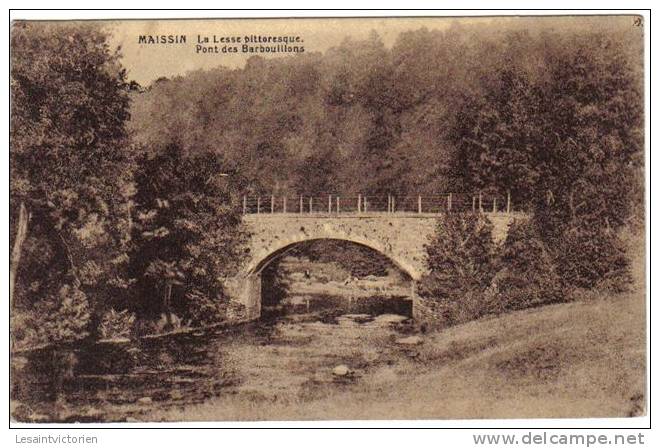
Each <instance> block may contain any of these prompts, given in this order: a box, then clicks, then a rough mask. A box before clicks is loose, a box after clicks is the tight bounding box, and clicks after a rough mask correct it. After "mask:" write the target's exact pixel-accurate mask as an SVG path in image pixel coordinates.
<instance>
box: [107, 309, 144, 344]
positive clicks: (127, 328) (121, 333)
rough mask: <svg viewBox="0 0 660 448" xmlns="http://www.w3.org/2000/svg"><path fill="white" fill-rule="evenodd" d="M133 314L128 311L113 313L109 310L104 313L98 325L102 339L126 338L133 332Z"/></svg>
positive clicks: (113, 311)
mask: <svg viewBox="0 0 660 448" xmlns="http://www.w3.org/2000/svg"><path fill="white" fill-rule="evenodd" d="M134 324H135V314H134V313H130V312H129V311H128V310H123V311H119V312H117V311H115V310H114V309H111V310H110V311H108V312H107V313H105V314H104V315H103V317H102V319H101V323H100V324H99V328H98V332H99V336H100V337H101V338H102V339H112V338H126V337H129V336H130V335H131V333H132V332H133V325H134Z"/></svg>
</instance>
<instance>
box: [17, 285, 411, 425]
mask: <svg viewBox="0 0 660 448" xmlns="http://www.w3.org/2000/svg"><path fill="white" fill-rule="evenodd" d="M410 312H411V304H410V301H409V300H407V299H406V298H405V297H397V298H391V297H390V298H388V297H377V296H374V297H369V298H361V299H360V300H355V301H346V300H345V298H337V297H332V296H321V295H319V296H312V297H309V296H307V297H305V298H303V299H302V300H299V299H298V300H291V301H287V302H286V303H282V304H280V305H278V306H277V307H271V308H270V309H268V308H267V309H264V318H263V319H262V320H260V321H257V322H252V323H247V324H242V325H238V326H234V327H217V328H213V329H206V330H203V331H201V330H197V331H190V332H187V333H181V334H174V335H169V336H167V337H152V338H143V339H140V340H138V341H131V342H125V343H97V344H89V345H83V346H60V347H57V348H44V349H40V350H35V351H31V352H28V353H23V354H16V355H14V356H12V361H11V380H12V384H11V395H12V401H13V406H12V408H13V409H12V416H13V418H14V419H16V420H18V421H26V422H30V421H35V422H44V421H62V422H74V421H79V422H95V421H125V420H127V419H128V420H129V421H130V420H131V419H133V418H135V419H138V420H139V419H141V416H142V415H144V414H145V413H147V412H149V411H150V410H152V409H153V408H154V407H155V406H158V407H171V406H187V405H191V404H195V403H202V402H204V401H206V400H208V399H209V398H211V397H216V396H219V395H221V394H237V393H238V394H241V393H248V392H247V391H246V390H247V389H246V388H245V384H246V383H250V382H254V383H260V382H261V383H263V384H264V385H265V386H264V387H275V388H276V387H280V388H286V387H289V386H290V384H289V381H290V379H291V376H292V372H291V370H290V366H291V365H297V364H299V365H303V364H304V362H305V361H306V358H307V357H309V350H310V349H309V347H308V348H307V349H305V348H304V347H305V345H306V344H308V343H309V341H310V340H311V339H312V338H313V337H314V336H315V335H316V334H317V333H319V328H320V327H314V325H315V324H314V322H318V323H319V324H320V325H334V326H335V328H336V327H337V326H338V325H337V323H338V322H337V318H339V317H340V316H342V315H344V314H346V313H355V314H358V313H359V314H367V315H378V314H383V313H393V314H402V315H407V316H409V315H410ZM369 320H370V319H363V320H362V321H359V322H367V321H369ZM304 323H306V324H304ZM323 330H324V331H326V332H336V334H337V338H341V337H343V336H341V334H342V333H341V332H340V331H336V330H333V329H332V328H330V327H328V328H325V327H324V329H323ZM291 335H294V336H295V337H292V336H291ZM278 346H286V347H289V348H291V350H290V352H288V355H289V356H291V357H292V358H293V359H292V360H291V362H289V363H288V364H285V365H281V364H278V360H277V359H276V357H277V355H276V354H275V353H276V352H277V348H276V347H278ZM265 347H271V348H272V349H273V351H272V353H271V352H270V351H267V350H266V351H264V348H265ZM296 347H300V349H299V351H296V350H298V349H297V348H296ZM255 353H256V354H258V355H259V356H260V357H261V358H260V360H259V362H257V361H255V356H254V354H255ZM318 357H319V358H320V359H321V360H322V359H324V357H326V358H328V359H333V357H334V354H319V356H318ZM297 358H299V359H297ZM329 362H330V361H329ZM306 374H307V372H302V375H303V376H304V375H306ZM260 376H261V377H262V378H260ZM248 379H249V381H247V380H248ZM266 385H267V386H266ZM250 393H254V391H252V392H250Z"/></svg>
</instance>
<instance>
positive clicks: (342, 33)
mask: <svg viewBox="0 0 660 448" xmlns="http://www.w3.org/2000/svg"><path fill="white" fill-rule="evenodd" d="M633 21H634V17H632V16H607V17H603V16H600V17H593V16H592V17H588V16H587V17H585V16H582V17H579V16H563V17H556V16H555V17H547V16H546V17H543V16H537V17H535V18H530V17H524V18H518V17H515V16H508V17H463V18H456V17H417V18H416V17H397V18H383V17H377V18H318V19H313V18H296V19H184V20H172V19H169V20H121V21H107V22H103V26H104V27H105V28H106V29H107V31H109V33H110V35H111V39H110V45H111V46H112V47H117V46H120V47H121V52H122V54H123V59H122V64H123V65H124V67H126V69H127V71H128V78H129V79H130V80H135V81H137V82H139V83H140V84H141V85H143V86H147V85H149V84H150V83H151V82H152V81H154V80H155V79H157V78H159V77H163V76H165V77H168V78H170V77H174V76H179V75H185V74H186V73H187V72H190V71H193V70H199V69H211V68H215V67H219V66H224V67H230V68H239V67H243V66H244V65H245V62H246V61H247V59H248V58H249V57H250V56H251V55H252V54H246V53H241V52H239V53H237V54H222V53H220V54H215V53H211V54H210V53H206V54H199V53H196V51H195V47H196V45H197V43H198V42H197V40H198V37H197V36H198V35H201V36H207V37H209V38H212V36H213V35H216V36H218V37H221V36H245V35H262V36H300V37H301V39H302V40H303V42H302V44H301V45H304V47H305V52H325V51H326V50H327V49H329V48H331V47H333V46H337V45H339V44H340V43H341V42H342V41H344V39H346V38H347V37H351V38H352V39H354V40H362V39H366V38H368V36H369V34H370V33H371V32H372V31H375V32H376V33H378V35H379V36H380V38H381V40H382V41H383V43H384V44H385V46H387V47H391V46H392V45H393V44H394V42H395V41H396V38H397V36H398V35H399V34H400V33H402V32H405V31H411V30H418V29H420V28H423V27H425V28H427V29H429V30H444V29H447V28H448V27H449V26H451V25H452V23H455V22H457V23H460V24H462V25H479V24H481V23H483V24H486V23H496V24H497V25H498V26H501V27H502V28H504V27H508V26H513V27H515V26H516V24H517V23H524V26H525V27H527V28H548V27H550V28H554V29H557V30H561V29H562V28H567V27H573V28H574V27H580V28H584V27H605V28H611V27H625V29H634V28H631V27H633ZM477 29H478V28H477ZM642 29H643V28H637V30H642ZM140 35H186V36H187V41H186V43H185V44H165V45H163V44H151V45H149V44H141V43H139V42H138V38H139V36H140ZM211 45H219V46H220V47H222V45H223V44H211ZM239 46H240V44H239ZM283 55H285V54H282V53H280V54H277V55H276V57H281V56H283ZM265 57H268V56H265Z"/></svg>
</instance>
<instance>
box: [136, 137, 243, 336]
mask: <svg viewBox="0 0 660 448" xmlns="http://www.w3.org/2000/svg"><path fill="white" fill-rule="evenodd" d="M223 165H224V164H223V162H222V160H221V159H220V157H219V156H218V155H216V154H212V153H197V154H183V153H182V151H181V148H179V147H177V146H174V145H171V146H168V147H167V148H165V149H164V150H163V151H161V152H158V153H155V154H154V153H153V152H152V153H149V152H147V153H145V154H143V155H142V156H141V157H140V158H139V159H138V169H137V171H136V175H135V180H136V184H137V194H136V196H135V216H136V219H135V226H134V231H133V236H134V245H133V250H132V251H131V274H132V276H133V277H134V278H136V279H137V288H136V294H135V300H134V302H133V303H132V304H129V305H131V306H132V307H134V308H136V309H138V310H139V311H142V312H143V314H147V315H148V314H155V313H164V314H165V316H166V317H167V319H168V321H169V319H170V318H171V313H172V312H173V311H176V312H178V313H180V315H183V316H185V317H187V318H189V319H191V320H193V321H195V322H197V323H200V322H209V321H214V320H217V319H219V318H221V317H222V310H223V308H222V307H223V305H226V303H223V299H226V297H225V296H224V294H223V285H222V281H221V279H222V278H223V277H227V276H229V275H231V273H232V272H233V271H234V270H235V269H237V268H238V266H239V262H240V260H241V257H242V243H243V242H244V241H245V238H246V234H245V232H244V231H243V230H242V227H241V216H240V207H239V202H240V200H239V196H238V194H237V193H236V190H237V186H236V185H237V179H235V178H233V177H238V175H233V177H232V175H231V173H227V172H226V171H225V170H224V166H223ZM238 183H240V182H238ZM154 291H157V292H158V293H159V295H160V298H161V299H160V300H155V301H154V300H152V299H151V297H153V292H154ZM200 308H204V310H205V313H202V312H200Z"/></svg>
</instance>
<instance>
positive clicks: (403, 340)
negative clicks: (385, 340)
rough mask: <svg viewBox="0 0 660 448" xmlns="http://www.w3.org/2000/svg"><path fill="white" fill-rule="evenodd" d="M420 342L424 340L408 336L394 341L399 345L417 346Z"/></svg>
mask: <svg viewBox="0 0 660 448" xmlns="http://www.w3.org/2000/svg"><path fill="white" fill-rule="evenodd" d="M422 342H424V340H423V339H422V338H421V337H420V336H408V337H407V338H400V339H397V340H396V343H397V344H400V345H419V344H421V343H422Z"/></svg>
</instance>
